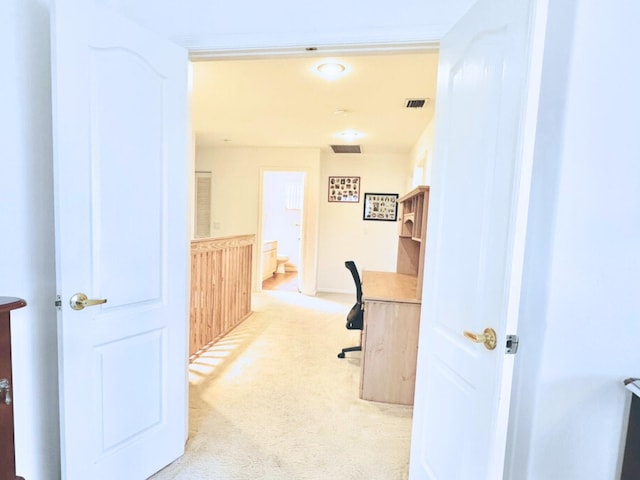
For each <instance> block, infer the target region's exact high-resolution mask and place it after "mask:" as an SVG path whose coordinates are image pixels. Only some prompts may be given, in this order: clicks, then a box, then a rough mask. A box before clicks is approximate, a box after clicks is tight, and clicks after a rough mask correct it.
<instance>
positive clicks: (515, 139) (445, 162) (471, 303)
mask: <svg viewBox="0 0 640 480" xmlns="http://www.w3.org/2000/svg"><path fill="white" fill-rule="evenodd" d="M529 8H530V2H529V1H528V0H518V1H511V2H507V1H502V0H495V1H492V0H486V1H485V0H480V1H479V2H478V3H477V4H476V5H475V6H474V7H473V8H472V9H471V10H470V11H469V12H468V13H467V15H465V17H464V18H463V19H462V20H461V21H460V22H459V23H458V24H457V25H456V26H454V28H453V29H452V31H451V32H449V33H448V34H447V35H446V37H445V38H444V39H443V41H442V43H441V53H440V67H439V78H438V99H437V101H438V107H437V112H436V118H435V122H436V133H435V139H434V145H435V149H436V150H435V152H434V160H433V177H432V178H433V180H432V185H431V197H430V202H429V203H430V206H429V208H430V210H429V225H428V231H429V239H428V243H427V254H426V259H425V281H424V292H423V308H422V319H421V327H420V345H419V359H418V372H417V380H416V396H415V403H414V422H413V437H412V451H411V467H410V478H411V479H413V480H417V479H423V478H424V479H433V480H435V479H438V480H468V479H474V480H476V479H477V480H480V479H487V480H489V479H490V480H494V479H498V478H502V463H503V455H504V448H505V438H506V430H505V425H506V422H505V421H504V418H506V416H507V415H508V405H509V402H508V399H506V400H505V399H504V398H501V391H502V389H503V386H504V385H505V384H507V385H508V384H509V382H510V381H511V379H510V374H511V371H512V368H511V363H512V358H509V357H505V354H504V351H505V338H506V333H507V332H506V330H507V325H509V328H510V329H511V330H510V332H509V333H515V331H514V330H513V329H514V328H515V326H516V323H517V322H516V320H517V309H515V310H514V309H512V308H510V301H511V300H512V298H513V293H514V291H515V290H517V289H518V288H519V281H518V280H516V281H514V280H513V279H514V278H516V279H517V278H518V276H519V275H520V274H521V272H520V271H519V268H518V267H517V265H519V261H518V258H516V256H517V255H519V254H520V253H519V252H521V251H522V249H521V248H520V247H521V245H515V243H514V242H515V239H516V238H521V237H518V236H516V225H517V228H524V226H525V225H526V221H525V222H523V221H522V218H518V214H519V213H520V212H523V211H524V212H526V208H524V209H522V208H521V206H520V205H519V204H518V201H519V199H520V196H519V191H520V189H521V188H522V186H521V182H522V181H523V179H525V180H524V181H526V178H528V177H527V175H526V174H524V171H523V169H522V168H521V167H522V158H521V157H522V155H521V153H520V152H519V149H520V142H521V138H522V136H521V128H522V121H521V119H522V118H523V109H524V100H525V86H526V82H525V78H526V74H527V71H528V52H529V43H528V38H529V34H528V31H529ZM520 241H521V240H520ZM514 252H518V253H514ZM514 266H515V267H514ZM514 289H515V290H514ZM487 327H490V328H492V329H494V330H495V331H496V332H497V338H498V341H497V347H496V348H495V349H494V350H489V349H486V348H485V346H484V345H482V344H475V343H472V342H470V341H469V340H468V339H467V338H465V337H464V336H463V332H465V331H470V332H473V333H482V332H483V331H484V329H485V328H487Z"/></svg>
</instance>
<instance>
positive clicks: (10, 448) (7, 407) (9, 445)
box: [0, 297, 27, 480]
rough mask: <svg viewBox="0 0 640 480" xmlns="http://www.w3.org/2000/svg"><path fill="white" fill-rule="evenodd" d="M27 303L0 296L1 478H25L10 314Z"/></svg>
mask: <svg viewBox="0 0 640 480" xmlns="http://www.w3.org/2000/svg"><path fill="white" fill-rule="evenodd" d="M26 304H27V303H26V302H25V301H24V300H22V299H20V298H14V297H0V480H24V479H23V478H22V477H18V476H16V455H15V445H14V433H13V432H14V430H13V390H12V386H13V381H12V375H11V322H10V315H11V311H12V310H15V309H16V308H21V307H24V306H25V305H26Z"/></svg>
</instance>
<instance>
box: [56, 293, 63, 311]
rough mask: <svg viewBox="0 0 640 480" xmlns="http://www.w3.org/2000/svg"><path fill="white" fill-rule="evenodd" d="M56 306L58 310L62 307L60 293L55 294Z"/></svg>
mask: <svg viewBox="0 0 640 480" xmlns="http://www.w3.org/2000/svg"><path fill="white" fill-rule="evenodd" d="M56 308H57V309H58V310H60V309H61V308H62V297H61V296H60V295H56Z"/></svg>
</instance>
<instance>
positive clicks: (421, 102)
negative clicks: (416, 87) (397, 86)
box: [404, 98, 429, 108]
mask: <svg viewBox="0 0 640 480" xmlns="http://www.w3.org/2000/svg"><path fill="white" fill-rule="evenodd" d="M428 101H429V99H428V98H407V100H405V103H404V106H405V108H424V106H425V105H426V104H427V102H428Z"/></svg>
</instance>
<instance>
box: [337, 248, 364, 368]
mask: <svg viewBox="0 0 640 480" xmlns="http://www.w3.org/2000/svg"><path fill="white" fill-rule="evenodd" d="M344 266H345V267H347V269H348V270H349V271H350V272H351V276H352V277H353V281H354V282H355V284H356V304H355V305H354V306H353V307H351V310H349V314H348V315H347V329H348V330H362V329H363V328H364V315H363V313H364V312H363V311H362V284H361V282H360V274H359V273H358V269H357V267H356V264H355V263H354V262H353V261H351V260H348V261H346V262H344ZM361 338H362V337H361ZM361 350H362V345H358V346H357V347H347V348H343V349H342V351H341V352H340V353H339V354H338V358H344V354H345V353H346V352H359V351H361Z"/></svg>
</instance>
